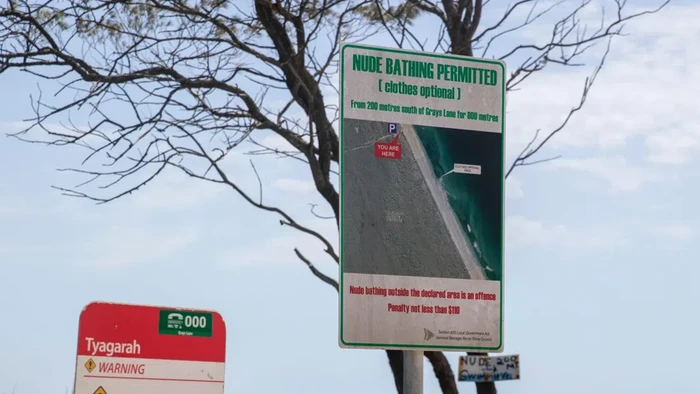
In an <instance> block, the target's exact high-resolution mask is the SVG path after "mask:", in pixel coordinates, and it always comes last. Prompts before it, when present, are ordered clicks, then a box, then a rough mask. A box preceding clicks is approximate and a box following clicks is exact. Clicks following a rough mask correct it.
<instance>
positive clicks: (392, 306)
mask: <svg viewBox="0 0 700 394" xmlns="http://www.w3.org/2000/svg"><path fill="white" fill-rule="evenodd" d="M350 295H358V296H375V297H409V298H433V299H445V300H473V301H496V294H493V293H484V292H481V291H480V292H476V293H472V292H464V291H447V290H432V289H406V288H384V287H377V286H350ZM387 311H388V312H399V313H430V314H438V315H459V314H460V313H461V312H462V311H461V309H460V307H459V305H422V304H419V305H407V304H397V303H388V304H387Z"/></svg>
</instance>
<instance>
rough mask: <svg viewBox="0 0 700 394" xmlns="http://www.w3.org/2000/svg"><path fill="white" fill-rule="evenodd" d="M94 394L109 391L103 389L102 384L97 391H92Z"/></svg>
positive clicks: (104, 393)
mask: <svg viewBox="0 0 700 394" xmlns="http://www.w3.org/2000/svg"><path fill="white" fill-rule="evenodd" d="M92 394H107V391H105V389H103V388H102V386H100V387H98V388H97V390H95V392H94V393H92Z"/></svg>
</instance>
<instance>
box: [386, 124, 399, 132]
mask: <svg viewBox="0 0 700 394" xmlns="http://www.w3.org/2000/svg"><path fill="white" fill-rule="evenodd" d="M386 131H388V132H389V134H396V133H398V132H399V125H397V124H396V123H387V125H386Z"/></svg>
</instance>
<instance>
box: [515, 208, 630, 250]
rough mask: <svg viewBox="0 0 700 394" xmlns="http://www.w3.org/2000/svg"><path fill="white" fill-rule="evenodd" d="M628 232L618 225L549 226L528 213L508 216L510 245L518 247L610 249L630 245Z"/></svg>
mask: <svg viewBox="0 0 700 394" xmlns="http://www.w3.org/2000/svg"><path fill="white" fill-rule="evenodd" d="M627 243H628V241H627V240H626V238H625V237H624V232H623V231H622V230H621V229H617V228H615V227H614V226H606V227H605V228H600V229H598V228H596V229H576V230H573V229H570V228H568V227H567V226H564V225H562V224H556V225H547V224H545V223H543V222H540V221H537V220H533V219H528V218H526V217H524V216H519V215H517V216H509V217H508V218H506V245H507V246H509V247H514V248H527V247H544V246H546V247H562V248H568V249H575V250H581V249H594V250H599V249H610V248H615V247H618V246H622V245H626V244H627Z"/></svg>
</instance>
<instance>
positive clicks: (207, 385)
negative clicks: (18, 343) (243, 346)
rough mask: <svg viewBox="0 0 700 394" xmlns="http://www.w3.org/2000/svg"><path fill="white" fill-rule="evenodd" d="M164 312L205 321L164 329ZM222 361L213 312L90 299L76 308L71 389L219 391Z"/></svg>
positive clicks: (134, 393) (113, 393)
mask: <svg viewBox="0 0 700 394" xmlns="http://www.w3.org/2000/svg"><path fill="white" fill-rule="evenodd" d="M168 312H175V313H172V314H170V315H169V316H172V315H173V314H175V315H178V316H179V317H182V316H183V315H185V316H186V315H188V314H189V315H199V316H202V317H200V318H199V319H193V318H191V317H189V318H188V321H187V322H188V323H191V322H192V321H195V323H197V324H199V323H202V325H204V322H205V321H206V322H207V324H210V326H209V327H206V334H204V335H198V334H199V332H200V331H202V328H201V327H199V328H196V329H192V330H194V331H196V332H197V333H195V334H192V333H191V332H186V331H187V329H185V328H182V330H183V331H179V333H178V331H177V329H176V330H175V331H174V334H173V333H170V334H164V333H163V330H162V329H160V327H164V324H167V323H168V322H163V321H162V320H163V319H162V317H163V316H164V313H166V314H167V313H168ZM178 312H179V313H178ZM205 316H206V318H205ZM170 322H172V321H170ZM183 322H184V320H183ZM175 323H177V321H175ZM183 324H184V323H183ZM189 325H191V324H189ZM178 327H179V326H178ZM183 327H184V326H183ZM197 330H198V331H197ZM171 331H172V330H171ZM225 361H226V325H225V323H224V321H223V319H222V318H221V315H219V314H218V313H216V312H209V311H194V310H187V309H176V308H165V307H153V306H141V305H124V304H110V303H99V302H95V303H91V304H89V305H87V306H86V307H85V309H83V311H82V313H81V314H80V324H79V328H78V356H77V362H76V375H75V390H74V394H192V393H197V394H222V393H223V392H224V364H225Z"/></svg>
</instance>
